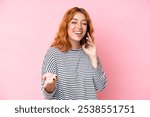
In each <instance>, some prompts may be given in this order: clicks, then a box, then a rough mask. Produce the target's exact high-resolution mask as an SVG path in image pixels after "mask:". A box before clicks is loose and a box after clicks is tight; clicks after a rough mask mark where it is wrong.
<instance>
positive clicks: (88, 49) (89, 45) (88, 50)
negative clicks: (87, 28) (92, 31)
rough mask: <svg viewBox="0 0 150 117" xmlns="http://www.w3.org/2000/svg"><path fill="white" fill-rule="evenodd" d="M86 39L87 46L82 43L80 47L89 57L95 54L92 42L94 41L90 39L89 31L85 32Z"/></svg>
mask: <svg viewBox="0 0 150 117" xmlns="http://www.w3.org/2000/svg"><path fill="white" fill-rule="evenodd" d="M87 36H88V37H86V39H87V46H86V45H83V46H82V48H83V50H84V51H85V53H86V54H87V55H89V57H93V56H96V46H95V44H94V42H93V41H92V38H91V37H90V35H89V33H87Z"/></svg>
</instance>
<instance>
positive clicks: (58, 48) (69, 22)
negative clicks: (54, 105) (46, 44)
mask: <svg viewBox="0 0 150 117" xmlns="http://www.w3.org/2000/svg"><path fill="white" fill-rule="evenodd" d="M93 31H94V29H93V26H92V23H91V19H90V17H89V15H88V13H87V12H86V11H85V10H84V9H83V8H78V7H74V8H71V9H69V10H68V11H67V12H66V13H65V15H64V17H63V19H62V22H61V24H60V27H59V31H58V33H57V36H56V38H55V40H54V42H53V43H52V45H51V48H49V49H48V51H47V53H46V55H45V58H44V60H43V65H42V94H43V96H44V97H45V98H46V99H57V100H78V99H80V100H89V99H97V97H96V90H99V91H102V90H103V89H104V87H105V85H106V76H105V73H104V71H103V69H102V66H101V64H100V61H99V59H98V57H97V55H96V46H95V44H94V37H93V35H92V33H93Z"/></svg>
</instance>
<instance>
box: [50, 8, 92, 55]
mask: <svg viewBox="0 0 150 117" xmlns="http://www.w3.org/2000/svg"><path fill="white" fill-rule="evenodd" d="M77 12H80V13H82V14H84V15H85V18H86V21H87V32H88V33H89V35H90V36H91V38H92V41H93V42H94V37H93V35H92V33H93V31H94V29H93V26H92V22H91V19H90V16H89V14H88V13H87V11H86V10H84V9H83V8H78V7H73V8H71V9H69V10H68V11H67V12H66V13H65V15H64V16H63V18H62V21H61V23H60V26H59V30H58V32H57V35H56V37H55V39H54V42H53V43H52V45H51V47H56V48H58V49H59V50H60V51H62V52H67V51H69V50H70V49H71V44H70V42H69V40H68V23H69V22H70V21H71V20H72V18H73V17H74V15H75V14H76V13H77ZM85 36H86V35H85ZM85 36H84V37H83V39H82V40H81V41H80V44H81V45H83V44H84V42H86V37H85Z"/></svg>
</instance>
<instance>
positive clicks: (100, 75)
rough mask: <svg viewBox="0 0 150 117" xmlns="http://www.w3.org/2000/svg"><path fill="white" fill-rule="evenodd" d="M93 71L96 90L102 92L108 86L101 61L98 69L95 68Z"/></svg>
mask: <svg viewBox="0 0 150 117" xmlns="http://www.w3.org/2000/svg"><path fill="white" fill-rule="evenodd" d="M93 71H94V75H93V82H94V85H95V89H96V90H98V91H102V90H103V89H104V88H105V86H106V83H107V80H106V75H105V72H104V70H103V68H102V65H101V64H100V61H99V59H98V66H97V68H93Z"/></svg>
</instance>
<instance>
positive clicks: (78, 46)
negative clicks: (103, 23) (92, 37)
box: [70, 41, 82, 49]
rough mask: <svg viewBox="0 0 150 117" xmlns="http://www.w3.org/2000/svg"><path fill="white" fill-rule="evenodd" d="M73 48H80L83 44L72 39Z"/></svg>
mask: <svg viewBox="0 0 150 117" xmlns="http://www.w3.org/2000/svg"><path fill="white" fill-rule="evenodd" d="M70 44H71V49H80V48H81V47H82V46H81V45H80V42H75V41H74V42H72V41H70Z"/></svg>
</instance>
